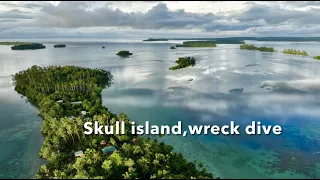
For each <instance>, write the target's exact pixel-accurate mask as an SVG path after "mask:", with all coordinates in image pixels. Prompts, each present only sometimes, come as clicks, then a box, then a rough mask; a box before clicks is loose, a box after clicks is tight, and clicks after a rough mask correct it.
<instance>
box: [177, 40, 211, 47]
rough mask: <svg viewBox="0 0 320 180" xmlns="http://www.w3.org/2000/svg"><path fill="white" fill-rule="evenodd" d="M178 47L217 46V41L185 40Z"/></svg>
mask: <svg viewBox="0 0 320 180" xmlns="http://www.w3.org/2000/svg"><path fill="white" fill-rule="evenodd" d="M176 47H217V45H216V43H215V41H185V42H183V44H177V45H176Z"/></svg>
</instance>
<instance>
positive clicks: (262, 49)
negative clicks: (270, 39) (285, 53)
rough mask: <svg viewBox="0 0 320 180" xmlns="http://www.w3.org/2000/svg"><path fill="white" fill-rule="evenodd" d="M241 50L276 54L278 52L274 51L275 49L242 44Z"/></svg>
mask: <svg viewBox="0 0 320 180" xmlns="http://www.w3.org/2000/svg"><path fill="white" fill-rule="evenodd" d="M240 49H245V50H257V51H263V52H276V50H274V49H273V47H256V46H254V45H252V44H242V45H240Z"/></svg>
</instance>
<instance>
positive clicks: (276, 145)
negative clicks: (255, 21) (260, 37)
mask: <svg viewBox="0 0 320 180" xmlns="http://www.w3.org/2000/svg"><path fill="white" fill-rule="evenodd" d="M142 39H143V38H141V39H129V40H127V39H126V40H123V39H98V40H97V39H60V40H59V39H58V40H45V39H43V40H42V39H39V40H33V41H38V42H42V43H44V44H45V45H46V46H47V49H43V50H34V51H11V49H10V47H9V46H0V113H1V116H0V117H1V118H0V119H1V121H0V125H1V126H0V147H1V150H0V152H1V153H0V177H3V178H20V177H31V176H32V175H33V174H34V173H35V171H36V170H37V169H38V168H39V166H40V165H41V163H43V161H41V160H40V158H39V157H38V152H39V149H40V147H41V143H42V137H41V133H40V123H38V118H37V116H36V115H37V110H36V109H35V108H34V107H32V106H31V105H30V104H27V103H25V99H23V98H21V97H20V95H18V94H17V93H16V92H15V91H14V90H13V88H14V87H13V85H12V83H11V82H10V79H11V77H10V75H11V74H14V73H16V72H18V71H20V70H24V69H26V68H28V67H31V66H32V65H34V64H36V65H41V66H47V65H78V66H83V67H90V68H103V69H106V70H110V71H111V73H112V74H113V75H114V84H113V85H112V87H111V88H109V89H107V90H105V91H103V103H104V105H105V106H107V107H108V108H109V109H110V110H111V111H112V112H114V113H120V112H124V113H126V114H128V116H129V118H130V119H132V120H134V121H136V122H137V123H143V122H144V121H150V123H151V124H157V125H162V124H166V125H175V124H177V121H182V123H183V126H184V128H185V127H186V126H187V125H200V124H201V125H214V124H217V125H224V124H229V122H230V121H235V123H236V124H239V125H240V133H241V135H240V136H223V135H219V136H215V135H198V136H197V135H193V136H192V135H188V136H187V137H182V136H174V135H167V136H165V137H163V138H162V140H163V141H165V142H166V143H168V144H171V145H173V146H174V148H175V150H176V151H178V152H182V153H183V154H185V156H186V158H187V159H188V160H192V161H193V160H197V161H199V162H202V163H203V164H204V165H205V167H206V168H207V169H208V170H209V171H210V172H212V173H214V174H216V175H218V176H220V177H222V178H320V132H319V130H320V121H319V120H320V118H319V117H320V111H319V106H320V79H319V75H320V61H316V60H314V59H312V57H313V56H316V55H320V54H319V53H318V49H319V47H320V43H316V42H308V43H292V42H291V43H290V42H254V41H252V42H249V43H253V44H257V45H258V46H263V45H266V46H273V47H274V48H275V49H277V50H279V51H280V50H282V49H286V48H294V49H300V50H306V51H307V52H308V53H309V54H310V55H311V57H302V56H293V55H285V54H281V53H280V52H277V53H267V52H259V51H258V52H255V51H246V50H240V49H239V45H218V47H217V48H213V49H212V48H177V49H175V50H170V49H169V47H170V46H171V45H173V44H175V43H180V42H181V41H173V42H172V41H168V42H142ZM28 41H30V40H28ZM53 41H55V42H53ZM54 43H65V44H67V48H62V49H60V48H59V49H54V48H53V44H54ZM101 46H105V47H106V49H102V48H101ZM120 50H129V51H130V52H132V53H133V56H131V57H130V58H125V59H123V58H120V57H118V56H116V55H115V54H116V53H117V52H118V51H120ZM181 56H194V57H195V58H196V59H197V61H196V63H197V64H196V66H194V67H192V68H185V69H180V70H177V71H169V70H168V68H169V67H171V66H173V65H174V64H175V63H174V61H175V60H176V59H177V58H178V57H181ZM190 78H192V79H193V81H188V79H190ZM241 88H243V90H242V92H241V90H239V89H241ZM251 121H261V122H262V124H264V125H281V127H282V129H283V131H282V134H281V135H280V136H275V135H256V136H248V135H246V134H245V132H244V127H245V126H246V125H249V124H250V123H251ZM241 128H242V129H241Z"/></svg>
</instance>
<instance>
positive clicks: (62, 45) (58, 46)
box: [53, 44, 66, 48]
mask: <svg viewBox="0 0 320 180" xmlns="http://www.w3.org/2000/svg"><path fill="white" fill-rule="evenodd" d="M53 47H54V48H64V47H66V45H65V44H55V45H54V46H53Z"/></svg>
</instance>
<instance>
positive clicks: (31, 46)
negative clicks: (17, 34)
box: [11, 43, 46, 50]
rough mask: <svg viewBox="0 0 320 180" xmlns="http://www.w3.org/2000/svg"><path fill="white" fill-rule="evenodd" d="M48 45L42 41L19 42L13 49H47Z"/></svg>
mask: <svg viewBox="0 0 320 180" xmlns="http://www.w3.org/2000/svg"><path fill="white" fill-rule="evenodd" d="M45 48H46V46H45V45H43V44H40V43H28V44H19V45H15V46H12V47H11V49H12V50H29V49H31V50H34V49H45Z"/></svg>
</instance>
